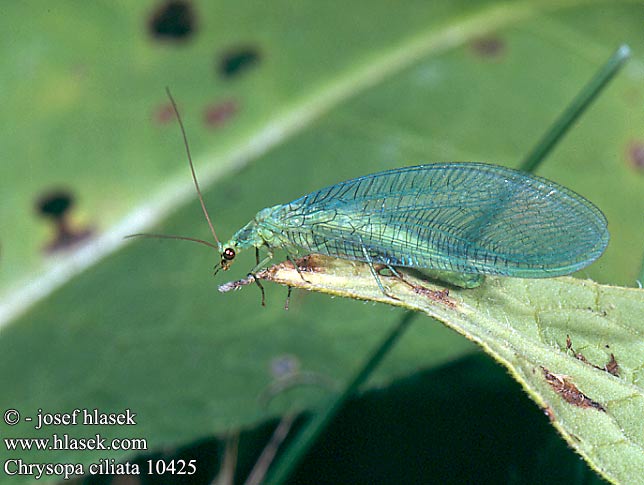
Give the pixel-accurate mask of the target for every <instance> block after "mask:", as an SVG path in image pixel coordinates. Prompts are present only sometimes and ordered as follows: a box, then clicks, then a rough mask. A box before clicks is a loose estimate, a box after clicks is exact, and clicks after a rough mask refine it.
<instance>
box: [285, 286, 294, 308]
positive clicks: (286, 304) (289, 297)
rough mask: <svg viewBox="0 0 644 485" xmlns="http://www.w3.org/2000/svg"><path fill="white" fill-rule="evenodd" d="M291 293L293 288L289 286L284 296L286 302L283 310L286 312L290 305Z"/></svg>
mask: <svg viewBox="0 0 644 485" xmlns="http://www.w3.org/2000/svg"><path fill="white" fill-rule="evenodd" d="M291 291H293V287H292V286H289V287H288V293H287V294H286V301H285V302H284V310H286V311H288V306H289V304H290V303H291Z"/></svg>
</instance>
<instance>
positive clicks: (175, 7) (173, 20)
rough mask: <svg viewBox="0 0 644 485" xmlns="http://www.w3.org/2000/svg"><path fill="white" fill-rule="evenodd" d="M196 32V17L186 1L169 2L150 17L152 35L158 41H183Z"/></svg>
mask: <svg viewBox="0 0 644 485" xmlns="http://www.w3.org/2000/svg"><path fill="white" fill-rule="evenodd" d="M195 30H196V15H195V12H194V9H193V7H192V4H191V3H190V2H188V1H186V0H168V1H166V2H164V3H163V4H162V5H161V6H159V7H158V8H157V9H156V10H155V11H154V12H153V13H152V16H151V17H150V33H151V34H152V36H154V37H155V38H157V39H163V40H174V41H181V40H186V39H187V38H189V37H190V36H191V35H192V34H193V33H194V32H195Z"/></svg>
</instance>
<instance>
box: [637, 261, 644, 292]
mask: <svg viewBox="0 0 644 485" xmlns="http://www.w3.org/2000/svg"><path fill="white" fill-rule="evenodd" d="M637 286H639V287H640V288H642V286H644V258H642V266H641V267H640V274H639V275H638V278H637Z"/></svg>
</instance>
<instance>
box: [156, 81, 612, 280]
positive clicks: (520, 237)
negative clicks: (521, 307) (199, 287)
mask: <svg viewBox="0 0 644 485" xmlns="http://www.w3.org/2000/svg"><path fill="white" fill-rule="evenodd" d="M168 96H170V100H171V102H172V104H173V106H174V108H175V110H176V105H175V103H174V100H173V99H172V97H171V95H170V93H169V92H168ZM176 114H177V119H178V120H179V124H180V126H181V130H182V134H183V137H184V142H185V145H186V151H187V153H188V160H189V162H190V168H191V171H192V176H193V181H194V183H195V187H196V188H197V193H198V195H199V200H200V201H201V205H202V209H203V212H204V214H205V216H206V220H207V221H208V224H209V226H210V229H211V232H212V235H213V237H214V239H215V242H216V245H215V244H211V243H208V242H206V241H201V240H197V242H201V243H204V244H207V245H208V246H211V247H213V248H215V249H216V250H217V251H218V252H219V255H220V262H219V263H218V265H217V269H219V268H220V269H223V270H227V269H228V268H229V267H230V265H231V264H232V263H233V261H234V260H235V258H236V256H237V254H238V253H239V252H240V251H242V250H245V249H250V248H254V249H255V251H256V260H257V265H256V266H255V267H254V268H253V269H252V270H251V272H250V275H254V273H255V272H256V271H258V270H259V269H261V268H262V267H264V266H265V265H266V264H267V263H268V262H269V261H270V260H271V259H272V257H273V251H274V250H275V249H283V250H285V251H286V254H287V257H288V258H289V259H291V260H292V258H293V257H294V256H300V255H304V254H310V253H317V254H323V255H327V256H332V257H336V258H343V259H347V260H352V261H362V262H364V263H367V264H368V265H369V267H370V268H371V270H372V274H373V275H374V278H375V279H376V281H377V283H378V285H379V286H380V288H381V290H383V292H385V290H384V287H383V285H382V283H381V281H380V278H379V277H378V273H377V272H376V271H375V269H374V265H380V266H385V267H387V268H389V269H390V270H391V271H392V272H394V274H397V273H396V270H395V268H400V267H403V268H404V267H408V268H421V269H426V270H430V272H431V273H430V274H432V275H434V276H435V277H437V278H439V279H441V280H443V281H446V282H448V283H451V284H454V285H457V286H461V287H474V286H478V285H479V284H480V283H481V281H482V279H483V275H506V276H514V277H521V278H548V277H553V276H560V275H567V274H570V273H573V272H575V271H578V270H580V269H582V268H584V267H586V266H588V265H589V264H591V263H592V262H593V261H595V260H596V259H597V258H598V257H599V256H600V255H601V254H602V253H603V252H604V250H605V249H606V246H607V244H608V239H609V234H608V229H607V221H606V218H605V217H604V215H603V214H602V212H601V211H600V210H599V209H598V208H597V207H595V206H594V205H593V204H592V203H591V202H590V201H588V200H586V199H585V198H584V197H582V196H581V195H579V194H577V193H575V192H573V191H572V190H570V189H567V188H566V187H563V186H562V185H559V184H557V183H555V182H552V181H550V180H547V179H545V178H542V177H539V176H535V175H531V174H528V173H525V172H521V171H518V170H513V169H511V168H506V167H502V166H498V165H489V164H484V163H473V162H452V163H433V164H428V165H419V166H414V167H404V168H396V169H393V170H386V171H383V172H378V173H374V174H371V175H366V176H362V177H358V178H354V179H351V180H347V181H345V182H339V183H337V184H334V185H330V186H328V187H325V188H323V189H321V190H317V191H315V192H312V193H310V194H307V195H304V196H302V197H300V198H298V199H296V200H294V201H292V202H289V203H286V204H279V205H276V206H273V207H268V208H266V209H262V210H260V211H259V212H258V213H257V214H256V215H255V217H254V218H253V219H252V220H251V221H250V222H248V223H247V224H246V225H245V226H244V227H242V228H241V229H240V230H238V231H237V232H236V233H235V234H234V235H233V237H232V238H231V239H230V240H229V241H227V242H225V243H221V242H220V241H219V239H218V238H217V235H216V234H215V230H214V227H213V225H212V222H211V220H210V217H209V216H208V212H207V210H206V208H205V204H204V202H203V197H202V196H201V191H200V190H199V184H198V182H197V177H196V175H195V171H194V167H193V164H192V160H191V159H190V151H189V148H188V143H187V138H186V135H185V130H184V128H183V124H182V122H181V118H180V117H179V113H178V111H176ZM170 237H175V236H170ZM185 239H190V240H193V241H195V239H192V238H185ZM260 249H263V250H265V251H266V253H267V255H266V257H265V258H264V259H263V260H262V261H260V260H259V250H260ZM296 267H297V266H296ZM256 281H257V280H256ZM257 283H258V284H259V281H257ZM260 288H261V285H260ZM385 293H386V292H385Z"/></svg>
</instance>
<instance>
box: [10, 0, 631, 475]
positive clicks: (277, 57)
mask: <svg viewBox="0 0 644 485" xmlns="http://www.w3.org/2000/svg"><path fill="white" fill-rule="evenodd" d="M193 5H194V8H195V14H196V20H197V22H196V24H195V25H196V28H195V30H194V33H193V35H192V36H191V37H189V38H187V39H184V40H180V41H171V40H168V39H160V38H157V37H154V36H152V35H151V34H150V32H149V25H150V22H151V19H152V17H153V16H154V14H156V13H157V12H158V10H159V8H160V6H159V4H158V3H157V2H156V1H152V0H150V1H149V2H137V3H136V6H132V5H130V4H129V3H127V4H125V3H112V2H111V3H109V5H107V4H105V5H103V4H100V3H98V4H97V3H96V2H91V3H78V2H68V3H65V2H56V3H55V4H52V5H50V6H48V8H47V9H33V8H31V6H29V5H28V4H26V3H24V2H20V3H18V2H12V3H8V4H7V5H6V8H5V10H4V11H3V13H4V15H3V19H2V20H1V21H0V22H2V23H3V32H6V34H7V37H8V38H10V39H11V42H6V43H3V44H2V46H0V50H1V51H2V53H3V59H4V60H5V69H3V71H2V75H1V77H2V80H3V88H4V89H3V92H4V93H6V94H5V98H4V103H3V112H2V114H0V116H2V117H3V120H4V123H3V126H5V128H6V129H5V131H4V135H3V172H2V177H0V193H2V198H3V199H2V204H0V221H1V228H2V231H1V234H0V238H1V239H0V244H1V249H2V250H1V253H0V288H2V289H1V290H0V291H1V296H0V321H2V322H3V326H2V327H1V329H0V384H1V385H2V393H1V394H0V395H1V397H0V406H1V407H2V409H8V408H16V409H19V410H20V411H21V413H22V414H23V415H24V416H36V413H37V410H38V409H39V408H41V409H43V411H48V412H68V411H71V410H73V409H75V408H94V407H97V408H100V409H103V410H105V411H119V410H122V409H123V408H125V407H128V408H130V409H132V411H133V412H136V413H137V426H136V427H135V428H134V429H132V428H114V427H112V428H100V429H97V428H83V427H73V428H70V427H49V428H47V429H46V430H41V431H37V430H34V429H33V426H32V425H31V424H28V423H24V422H23V423H21V424H20V425H17V426H15V427H13V428H10V429H9V428H3V436H15V437H29V436H35V437H45V436H50V435H51V434H52V433H54V432H55V433H69V434H70V435H72V436H77V437H87V435H88V434H89V435H90V436H91V435H93V434H94V433H96V432H98V431H100V432H101V433H102V434H103V435H104V436H105V437H108V438H110V437H114V436H129V437H143V438H146V439H147V440H148V448H149V449H158V448H160V447H166V446H171V445H173V444H177V443H185V442H189V441H193V440H195V439H197V438H199V437H202V436H204V435H211V434H218V433H223V432H225V431H227V430H230V429H238V428H243V427H248V426H253V425H255V424H257V423H258V422H261V421H263V420H265V419H267V418H269V417H271V416H275V415H278V414H281V413H283V412H284V411H286V410H290V409H292V408H294V407H295V408H305V407H306V408H310V407H314V406H316V405H317V404H318V403H319V402H320V399H321V394H322V395H323V394H324V393H323V391H319V390H315V389H314V390H309V389H307V390H303V391H302V392H301V393H296V394H295V395H293V394H288V395H287V396H281V397H280V399H278V400H276V401H275V402H274V403H273V406H272V407H271V408H270V409H269V410H265V409H263V408H262V407H261V406H260V405H259V404H258V403H257V401H256V398H257V396H258V395H260V394H261V392H262V391H263V390H264V389H266V388H267V387H268V386H270V385H271V383H272V382H273V380H274V376H273V375H272V373H271V363H272V362H273V361H274V359H279V358H280V357H282V356H284V355H291V356H294V357H295V359H296V360H297V361H298V362H299V365H300V368H301V369H302V370H304V371H309V372H314V373H316V374H319V375H324V376H326V378H327V379H330V380H332V381H334V382H342V381H343V380H345V379H346V378H347V376H348V375H350V374H351V373H352V372H353V371H354V370H355V368H356V367H357V366H358V365H359V364H360V362H361V361H362V360H363V356H364V355H365V354H366V353H367V352H368V351H369V349H371V348H372V346H373V345H374V344H375V342H377V341H378V340H379V339H380V337H381V336H382V335H383V334H384V333H385V332H386V331H387V330H388V328H389V327H390V326H391V324H392V323H393V322H395V321H396V320H397V319H398V318H399V316H400V315H399V313H398V312H397V311H395V310H386V311H383V308H382V307H381V306H372V305H362V304H356V302H353V301H344V300H339V299H336V300H333V301H330V300H329V299H328V297H325V296H322V295H313V294H304V293H302V292H296V293H294V295H293V297H292V301H291V309H290V311H289V312H284V311H283V310H282V306H283V300H284V297H285V294H284V292H283V291H282V288H279V287H277V288H274V287H271V288H267V292H268V295H267V297H268V298H267V301H268V306H267V308H266V309H263V308H261V307H260V306H259V294H258V292H255V291H244V292H239V293H236V294H227V295H221V294H219V293H217V291H216V289H215V282H213V280H212V279H211V277H210V276H211V274H210V273H211V267H212V265H213V264H214V262H215V260H216V258H215V255H213V254H209V253H206V252H205V251H204V250H203V249H202V248H199V247H196V246H194V247H193V246H190V245H186V244H183V243H175V242H168V241H150V240H143V241H136V242H134V243H132V244H129V245H127V246H125V242H124V241H123V239H122V236H123V235H125V234H128V233H134V232H141V231H142V230H149V231H153V232H161V233H166V234H182V235H187V236H194V237H200V238H204V239H207V238H209V237H210V235H209V233H208V229H207V227H206V226H205V223H204V221H203V217H202V214H201V212H200V208H199V205H198V203H197V202H196V199H195V195H194V190H193V187H192V185H191V181H190V178H189V173H188V170H187V167H186V161H185V156H184V152H183V146H182V144H181V138H180V134H179V131H178V128H177V127H176V124H175V123H174V122H173V120H172V119H167V117H164V113H165V111H164V108H167V100H166V99H165V97H164V87H165V86H166V85H168V86H170V87H171V88H172V90H173V93H174V95H175V97H176V98H177V100H178V103H179V106H180V108H181V110H182V114H183V117H184V120H185V122H186V127H187V130H188V136H189V139H190V141H191V148H192V151H193V154H194V156H195V160H196V164H197V172H198V174H199V176H200V180H201V181H202V185H203V186H204V187H205V188H207V190H206V193H205V198H206V202H207V205H208V207H209V208H210V210H211V213H212V215H213V218H214V221H215V226H216V228H217V231H218V233H219V235H220V236H221V237H222V238H227V237H228V235H230V234H232V233H233V232H234V231H235V230H237V229H238V228H239V227H241V226H242V225H243V224H245V223H246V222H247V221H248V220H249V219H250V218H252V217H253V214H255V213H256V211H257V210H259V209H261V208H263V207H266V206H270V205H274V204H277V203H283V202H286V201H288V200H292V199H294V198H296V197H298V196H300V195H302V194H304V193H307V192H309V191H312V190H315V189H319V188H320V187H322V186H324V185H326V184H330V183H335V182H338V181H340V180H344V179H347V178H350V177H352V176H358V175H362V174H365V173H369V172H373V171H377V170H382V169H386V168H392V167H395V166H401V165H411V164H415V163H420V162H429V161H443V160H475V161H488V162H494V163H500V164H506V165H510V166H518V164H519V161H520V160H521V159H522V158H523V157H524V156H525V154H526V153H527V152H528V150H529V148H530V147H532V146H533V144H534V143H535V141H536V139H537V137H538V135H539V134H541V133H543V131H544V130H545V128H546V127H547V126H549V124H550V123H551V122H552V120H553V119H555V117H556V116H557V115H558V113H559V112H560V111H561V109H562V108H563V107H564V106H565V105H566V104H567V103H568V102H569V100H570V99H571V97H573V96H574V95H575V94H576V93H577V92H578V90H579V89H580V87H581V86H583V85H584V84H585V83H586V81H587V79H588V78H589V76H590V75H592V73H594V72H595V71H596V69H597V68H598V66H599V65H601V63H602V62H604V60H605V59H606V58H607V57H608V55H609V54H610V53H611V52H612V51H613V50H614V49H615V48H616V47H617V46H618V45H620V44H622V43H624V42H627V43H629V44H630V45H631V46H632V47H633V53H634V61H633V62H632V63H631V65H629V66H627V68H626V69H625V70H624V71H623V73H622V75H620V76H619V77H618V78H617V79H616V80H615V82H614V83H613V84H611V86H610V87H609V88H608V89H607V90H606V91H605V92H604V93H603V94H602V96H601V97H600V99H599V100H598V102H597V103H596V104H594V105H593V107H592V108H591V110H590V111H589V112H588V113H587V114H585V115H584V117H583V118H582V119H581V120H580V121H579V122H578V124H577V125H576V127H575V129H574V130H573V131H572V132H571V133H570V135H569V136H568V137H567V138H566V139H565V140H564V141H563V142H562V143H561V144H559V145H558V146H557V149H556V150H555V151H554V152H553V154H552V156H551V157H550V158H549V160H548V162H547V163H546V164H545V165H544V166H543V167H542V168H540V170H539V174H540V175H544V176H546V177H548V178H550V179H553V180H555V181H557V182H559V183H562V184H563V185H566V186H568V187H570V188H572V189H573V190H576V191H577V192H579V193H581V194H583V195H585V196H586V197H588V198H589V199H591V200H592V201H593V202H594V203H595V204H597V205H598V206H599V207H600V208H601V209H602V210H603V211H604V212H605V213H606V215H607V217H608V219H609V228H610V231H611V243H610V246H609V249H608V251H607V253H606V255H605V256H604V257H603V258H602V259H600V260H599V261H598V262H597V263H596V264H594V265H593V266H591V267H590V268H589V269H588V270H586V271H584V272H583V273H582V276H584V277H592V278H594V279H596V280H598V281H601V282H612V283H615V284H624V285H634V283H635V279H636V278H637V274H638V268H639V261H638V260H639V258H640V257H641V252H642V248H641V241H642V240H644V225H643V224H642V218H641V214H642V213H644V199H643V198H642V194H643V193H644V178H643V177H642V173H641V171H640V170H639V169H638V168H637V167H638V163H639V156H640V155H639V154H640V151H638V147H640V146H641V144H642V136H641V134H642V133H644V114H643V113H642V110H641V109H640V108H641V102H640V101H641V100H642V99H644V88H643V85H642V82H641V80H642V75H641V69H640V66H641V62H642V52H643V47H644V45H643V43H642V37H641V25H640V22H639V20H638V19H640V18H641V16H642V14H643V8H642V6H641V5H640V4H638V3H634V2H613V1H608V0H607V1H605V2H601V1H600V2H596V1H589V2H585V1H578V2H575V1H565V2H564V1H552V2H537V1H535V2H520V1H519V2H499V1H461V2H453V1H447V0H445V1H438V2H426V1H424V0H423V1H420V0H418V1H412V2H408V3H406V4H405V7H404V8H402V7H401V6H400V5H399V4H397V3H394V2H388V1H377V2H368V4H367V5H365V4H364V3H363V2H350V3H347V2H322V3H320V2H295V3H294V2H291V1H288V0H283V1H275V2H270V3H266V2H244V3H240V2H224V1H221V2H198V1H195V2H194V3H193ZM240 46H241V47H246V46H251V47H257V49H258V51H259V52H260V54H261V55H260V61H259V62H258V63H257V64H255V65H254V66H252V67H249V68H248V69H246V70H244V71H242V73H241V74H240V75H239V76H235V77H224V76H222V75H221V74H220V72H219V68H218V66H219V62H220V61H221V59H222V58H223V57H224V56H225V55H226V54H227V53H229V52H230V51H231V50H233V51H234V50H235V49H238V48H239V47H240ZM229 101H232V102H233V105H229V110H230V111H229V113H232V114H231V116H229V117H228V118H226V116H225V115H221V118H222V119H223V121H222V122H221V123H213V122H212V121H208V120H209V119H210V120H212V118H208V116H207V114H208V113H210V111H209V109H210V108H213V107H221V106H222V103H224V104H225V103H227V102H229ZM235 103H236V104H235ZM224 106H225V105H224ZM230 106H233V107H232V108H230ZM224 113H225V110H224ZM61 186H62V187H63V188H66V189H68V190H69V191H70V192H71V193H72V195H74V196H75V198H76V207H75V209H74V213H73V214H72V216H71V219H70V222H71V223H72V226H73V227H74V228H91V229H94V235H95V239H93V240H92V241H91V242H90V244H89V245H87V246H82V247H72V248H69V249H68V251H66V252H62V253H48V252H46V251H43V248H44V247H45V246H46V245H47V244H48V243H49V242H50V241H51V240H52V239H53V237H54V234H55V233H54V228H53V226H52V225H51V224H50V223H48V222H47V221H45V220H44V219H42V218H39V217H37V216H36V214H34V203H35V201H36V200H37V199H38V197H39V196H40V195H42V194H43V193H45V192H47V191H48V190H49V189H51V188H58V187H61ZM153 226H154V227H153ZM253 265H254V260H253V255H252V254H248V255H247V254H242V255H241V256H240V258H239V261H238V263H237V264H236V266H234V267H233V269H232V270H231V274H232V276H231V278H236V277H239V276H241V275H244V274H245V273H246V272H247V271H248V270H249V269H250V268H252V266H253ZM218 278H221V276H218ZM221 281H222V280H221V279H218V280H217V282H219V283H220V282H221ZM580 338H581V337H580ZM578 345H580V344H578V342H577V341H576V340H573V346H574V348H575V350H578ZM472 352H476V346H474V345H472V344H471V343H469V342H467V341H466V340H465V339H463V338H461V337H460V336H458V335H457V334H456V333H454V332H451V331H449V330H447V329H445V328H443V327H442V326H439V325H426V326H424V325H414V326H413V328H412V329H411V330H410V333H409V335H408V336H407V337H406V338H405V339H404V340H403V342H401V345H400V346H399V347H398V348H397V349H395V351H394V352H393V353H392V355H391V357H390V358H389V359H388V361H387V362H386V363H385V365H384V366H383V368H382V369H381V370H380V372H379V373H377V375H376V376H375V377H374V379H373V380H372V385H374V386H379V385H383V384H387V383H390V382H392V381H393V380H395V379H397V378H398V377H400V376H403V375H407V374H409V373H410V372H413V371H415V370H417V369H419V368H437V367H438V366H441V365H443V364H445V363H447V362H451V361H455V360H457V359H459V358H461V357H462V356H464V355H466V354H470V353H472ZM589 358H590V357H589ZM600 364H601V362H600ZM590 411H593V410H590ZM5 433H6V434H5ZM135 453H136V452H135V451H121V452H115V451H112V452H111V453H109V454H108V455H109V457H114V458H118V459H126V458H130V457H132V456H133V454H135ZM10 455H11V453H9V452H8V451H7V450H5V449H2V450H1V451H0V461H4V459H5V458H6V457H8V456H10ZM25 456H26V455H25ZM105 456H106V453H105V452H101V451H81V450H50V451H47V452H44V453H37V452H32V453H30V454H29V460H30V461H33V462H36V461H38V462H42V461H46V462H52V461H60V462H78V463H83V464H88V463H90V462H93V461H97V460H99V459H100V458H104V457H105ZM572 459H573V460H575V458H574V457H573V458H572ZM23 478H24V479H27V478H26V477H23ZM49 478H50V479H53V478H55V477H49ZM5 481H6V482H7V483H9V481H10V482H11V483H18V482H19V478H18V477H12V478H7V477H4V476H0V482H2V483H5Z"/></svg>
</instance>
